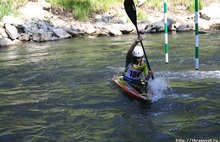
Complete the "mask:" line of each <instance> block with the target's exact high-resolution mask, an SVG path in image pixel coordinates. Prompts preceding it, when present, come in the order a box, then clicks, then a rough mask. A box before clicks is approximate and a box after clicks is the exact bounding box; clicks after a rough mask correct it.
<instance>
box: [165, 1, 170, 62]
mask: <svg viewBox="0 0 220 142" xmlns="http://www.w3.org/2000/svg"><path fill="white" fill-rule="evenodd" d="M164 34H165V37H164V42H165V43H164V48H165V63H166V64H168V63H169V59H168V52H169V49H168V24H167V2H166V0H164Z"/></svg>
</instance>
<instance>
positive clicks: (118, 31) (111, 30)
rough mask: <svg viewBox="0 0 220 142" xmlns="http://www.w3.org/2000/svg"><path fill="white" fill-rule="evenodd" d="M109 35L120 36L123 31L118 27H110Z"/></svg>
mask: <svg viewBox="0 0 220 142" xmlns="http://www.w3.org/2000/svg"><path fill="white" fill-rule="evenodd" d="M109 35H110V36H120V35H122V32H121V31H120V30H118V29H110V30H109Z"/></svg>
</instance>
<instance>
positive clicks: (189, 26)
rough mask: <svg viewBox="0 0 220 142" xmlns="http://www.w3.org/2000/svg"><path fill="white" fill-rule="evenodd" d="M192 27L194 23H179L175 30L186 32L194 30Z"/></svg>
mask: <svg viewBox="0 0 220 142" xmlns="http://www.w3.org/2000/svg"><path fill="white" fill-rule="evenodd" d="M194 27H195V24H194V23H186V24H182V25H179V27H177V29H176V31H177V32H186V31H190V30H194Z"/></svg>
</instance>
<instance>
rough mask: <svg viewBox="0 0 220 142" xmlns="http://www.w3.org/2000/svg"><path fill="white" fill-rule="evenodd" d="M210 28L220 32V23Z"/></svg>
mask: <svg viewBox="0 0 220 142" xmlns="http://www.w3.org/2000/svg"><path fill="white" fill-rule="evenodd" d="M210 28H211V29H213V30H220V23H218V24H213V25H211V26H210Z"/></svg>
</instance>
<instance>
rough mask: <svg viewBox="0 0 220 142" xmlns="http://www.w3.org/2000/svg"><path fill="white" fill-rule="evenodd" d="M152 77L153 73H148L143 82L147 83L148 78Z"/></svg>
mask: <svg viewBox="0 0 220 142" xmlns="http://www.w3.org/2000/svg"><path fill="white" fill-rule="evenodd" d="M153 75H154V72H153V71H148V74H147V75H146V77H145V80H146V81H148V80H149V79H150V77H151V76H153Z"/></svg>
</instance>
